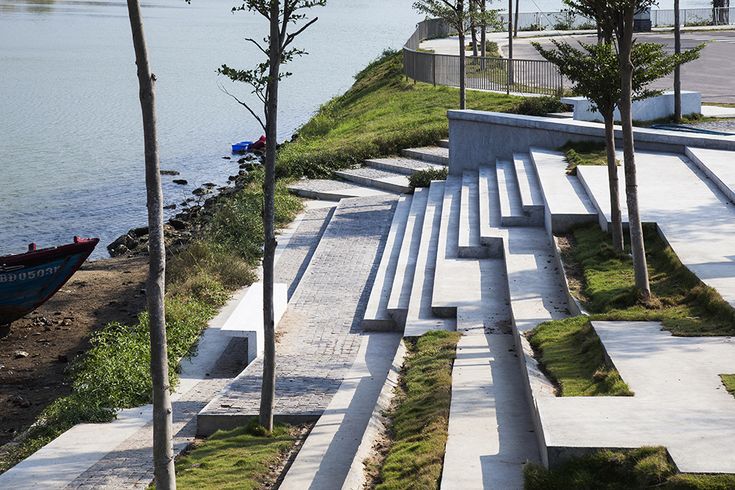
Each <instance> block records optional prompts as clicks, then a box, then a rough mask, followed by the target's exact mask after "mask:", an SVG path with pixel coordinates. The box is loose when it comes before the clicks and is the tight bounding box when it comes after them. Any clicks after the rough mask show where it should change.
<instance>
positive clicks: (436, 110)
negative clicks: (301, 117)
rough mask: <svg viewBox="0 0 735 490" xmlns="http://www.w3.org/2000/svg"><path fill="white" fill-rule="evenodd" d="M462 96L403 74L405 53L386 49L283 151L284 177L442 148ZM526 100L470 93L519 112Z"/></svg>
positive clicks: (483, 106)
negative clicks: (409, 151)
mask: <svg viewBox="0 0 735 490" xmlns="http://www.w3.org/2000/svg"><path fill="white" fill-rule="evenodd" d="M458 99H459V92H458V90H457V89H455V88H450V87H434V86H432V85H430V84H426V83H414V82H413V81H408V80H406V79H405V77H404V76H403V65H402V56H401V54H400V53H396V52H392V51H386V53H384V55H383V56H382V57H381V58H379V59H377V60H376V61H374V62H373V63H371V64H370V65H368V66H367V67H366V68H365V69H364V70H362V71H361V72H360V73H358V74H357V75H356V77H355V83H354V85H353V86H352V88H350V89H349V90H348V91H347V92H346V93H345V94H343V95H340V96H338V97H335V98H334V99H332V100H331V101H329V102H328V103H326V104H324V105H323V106H322V107H321V108H320V109H319V111H318V112H317V113H316V114H315V115H314V117H313V118H312V119H311V120H310V121H309V122H307V123H306V124H305V125H304V126H303V127H302V128H301V129H300V130H299V131H298V138H297V139H296V140H295V141H293V142H291V143H288V144H286V145H284V146H283V147H282V148H281V151H280V154H279V158H278V165H279V175H281V176H284V175H289V176H294V177H300V176H302V175H305V176H307V177H311V178H316V177H329V176H331V174H332V172H333V171H334V170H338V169H340V168H344V167H349V166H353V165H356V164H359V163H361V162H362V161H363V160H365V159H367V158H375V157H379V156H385V155H392V154H397V153H399V152H400V150H401V149H403V148H410V147H414V146H425V145H433V144H436V142H437V141H439V140H440V139H442V138H446V137H447V136H448V134H449V126H448V122H447V114H446V113H447V110H448V109H453V108H456V107H457V104H458ZM521 101H523V99H522V98H520V97H514V96H507V95H504V94H496V93H489V92H477V91H468V92H467V107H468V108H471V109H478V110H488V111H497V112H514V111H516V109H517V108H518V105H519V103H520V102H521Z"/></svg>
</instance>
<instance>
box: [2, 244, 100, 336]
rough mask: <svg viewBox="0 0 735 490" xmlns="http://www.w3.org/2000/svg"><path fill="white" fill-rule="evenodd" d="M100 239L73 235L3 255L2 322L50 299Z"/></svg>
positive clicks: (8, 322)
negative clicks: (57, 242)
mask: <svg viewBox="0 0 735 490" xmlns="http://www.w3.org/2000/svg"><path fill="white" fill-rule="evenodd" d="M97 243H99V239H98V238H91V239H85V238H79V237H74V243H71V244H69V245H62V246H60V247H52V248H44V249H36V245H35V244H33V243H32V244H30V245H29V246H28V251H27V252H26V253H22V254H17V255H7V256H5V257H0V326H5V325H10V324H11V323H12V322H14V321H15V320H18V319H19V318H22V317H23V316H25V315H27V314H28V313H30V312H32V311H33V310H35V309H36V308H38V307H39V306H41V305H42V304H44V303H45V302H46V301H48V300H49V299H50V298H51V297H52V296H53V295H54V294H56V292H57V291H58V290H59V289H61V287H62V286H63V285H64V284H66V282H67V281H68V280H69V279H70V278H71V276H73V275H74V273H75V272H76V271H77V270H79V268H80V267H81V266H82V264H83V263H84V261H85V260H87V258H88V257H89V255H90V254H91V253H92V251H93V250H94V248H95V247H96V246H97Z"/></svg>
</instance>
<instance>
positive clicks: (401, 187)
mask: <svg viewBox="0 0 735 490" xmlns="http://www.w3.org/2000/svg"><path fill="white" fill-rule="evenodd" d="M447 165H449V150H448V149H447V148H445V147H441V146H429V147H423V148H409V149H406V150H403V151H402V152H401V155H400V156H394V157H388V158H374V159H368V160H365V161H364V162H363V165H362V166H361V167H359V168H351V169H345V170H339V171H337V172H335V177H336V179H335V180H331V179H302V180H299V181H298V182H295V183H293V184H291V185H290V186H289V190H290V191H291V192H293V193H294V194H296V195H299V196H301V197H305V198H308V199H321V200H325V201H339V200H340V199H344V198H347V197H367V196H376V195H383V194H400V193H405V192H409V191H410V187H409V184H408V178H409V177H410V176H411V174H413V173H414V172H417V171H419V170H426V169H431V168H443V167H446V166H447Z"/></svg>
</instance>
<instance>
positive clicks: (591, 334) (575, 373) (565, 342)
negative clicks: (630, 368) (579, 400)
mask: <svg viewBox="0 0 735 490" xmlns="http://www.w3.org/2000/svg"><path fill="white" fill-rule="evenodd" d="M529 342H530V343H531V346H532V347H533V350H534V352H535V353H536V356H537V359H538V360H539V362H540V363H541V365H542V366H543V369H544V370H545V372H546V373H547V374H548V375H549V377H550V378H551V379H552V380H553V381H554V382H555V384H556V386H557V394H558V395H559V396H598V395H599V396H630V395H632V394H633V393H632V392H631V391H630V388H629V387H628V385H627V384H625V382H624V381H623V380H622V379H621V378H620V374H619V373H618V372H617V370H616V369H614V368H613V367H612V366H608V365H607V363H606V361H605V353H604V349H603V347H602V342H601V341H600V338H599V337H598V336H597V334H596V333H595V331H594V329H593V328H592V325H590V322H589V318H587V317H586V316H577V317H573V318H566V319H563V320H554V321H550V322H546V323H542V324H541V325H539V326H538V327H536V328H535V329H534V330H533V331H532V332H531V335H530V336H529Z"/></svg>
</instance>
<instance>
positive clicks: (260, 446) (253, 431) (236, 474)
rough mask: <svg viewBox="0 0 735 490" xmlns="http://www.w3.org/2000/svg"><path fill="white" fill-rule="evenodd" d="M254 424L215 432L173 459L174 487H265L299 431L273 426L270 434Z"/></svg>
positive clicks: (296, 439) (280, 425)
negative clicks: (174, 466) (174, 468)
mask: <svg viewBox="0 0 735 490" xmlns="http://www.w3.org/2000/svg"><path fill="white" fill-rule="evenodd" d="M256 422H257V421H253V422H252V423H251V424H250V425H248V426H247V427H240V428H237V429H233V430H229V431H217V432H215V433H214V434H213V435H212V436H210V437H209V438H208V439H207V440H205V441H201V442H197V443H195V444H194V447H193V448H192V449H191V450H190V451H188V452H187V453H186V454H185V455H183V456H181V457H180V458H178V459H177V460H176V485H177V487H178V488H181V489H185V488H191V489H223V490H224V489H232V490H235V489H237V490H244V489H247V490H250V489H252V490H256V489H260V488H266V486H267V485H268V484H269V483H272V482H273V481H274V479H275V478H276V477H277V475H274V471H273V468H278V467H279V466H280V465H281V462H282V461H283V459H284V458H285V456H286V455H287V454H288V453H289V452H291V450H292V449H293V448H294V446H295V445H296V442H297V441H298V440H299V436H300V431H299V430H298V429H297V428H295V427H291V426H288V425H282V424H276V426H275V427H274V428H273V432H272V433H271V434H267V433H266V432H265V431H264V429H263V428H262V427H260V426H258V425H257V423H256Z"/></svg>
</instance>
